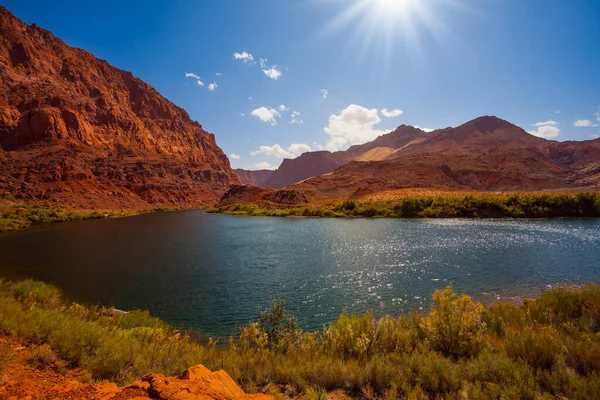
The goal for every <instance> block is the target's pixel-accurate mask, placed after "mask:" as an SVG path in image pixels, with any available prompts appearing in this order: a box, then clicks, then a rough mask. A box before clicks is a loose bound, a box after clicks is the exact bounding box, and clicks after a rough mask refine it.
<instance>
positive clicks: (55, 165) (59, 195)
mask: <svg viewBox="0 0 600 400" xmlns="http://www.w3.org/2000/svg"><path fill="white" fill-rule="evenodd" d="M0 88H1V89H2V90H0V172H1V174H0V196H2V195H4V196H12V197H15V198H17V199H19V200H23V201H26V202H42V203H52V204H61V205H71V206H76V207H81V206H85V207H105V208H144V207H152V206H158V205H163V206H169V205H181V204H189V205H198V204H210V203H212V202H214V201H215V200H216V199H218V198H219V197H220V196H221V195H222V194H223V193H224V192H225V190H226V189H227V188H228V187H229V185H230V184H232V183H239V179H238V177H237V175H236V173H235V172H234V171H233V170H232V169H231V167H230V165H229V160H228V158H227V156H226V155H225V154H224V153H223V151H222V150H221V149H220V148H219V147H218V146H217V144H216V140H215V137H214V135H212V134H210V133H208V132H206V131H205V130H204V129H203V128H202V126H201V125H200V124H199V123H197V122H195V121H192V120H191V119H190V117H189V115H188V114H187V112H186V111H185V110H183V109H182V108H180V107H177V106H175V105H174V104H173V103H171V102H170V101H168V100H167V99H165V98H164V97H163V96H161V95H160V94H159V93H158V92H157V91H156V90H155V89H153V88H152V87H151V86H150V85H148V84H147V83H145V82H143V81H141V80H140V79H137V78H135V77H134V76H133V75H132V74H131V73H130V72H127V71H122V70H120V69H118V68H115V67H113V66H111V65H110V64H109V63H108V62H106V61H104V60H100V59H98V58H96V57H94V56H93V55H92V54H91V53H89V52H87V51H85V50H82V49H77V48H72V47H70V46H68V45H67V44H65V43H64V42H63V41H62V40H60V39H59V38H57V37H56V36H54V35H53V34H52V33H51V32H49V31H47V30H44V29H42V28H40V27H38V26H37V25H35V24H32V25H30V26H28V25H27V24H25V23H23V22H22V21H20V20H19V19H18V18H16V17H15V16H14V15H12V14H11V13H10V12H9V11H8V10H7V9H6V8H4V7H1V6H0Z"/></svg>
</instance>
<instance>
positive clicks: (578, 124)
mask: <svg viewBox="0 0 600 400" xmlns="http://www.w3.org/2000/svg"><path fill="white" fill-rule="evenodd" d="M574 125H575V126H576V127H578V128H587V127H590V126H592V121H590V120H589V119H578V120H577V121H575V124H574Z"/></svg>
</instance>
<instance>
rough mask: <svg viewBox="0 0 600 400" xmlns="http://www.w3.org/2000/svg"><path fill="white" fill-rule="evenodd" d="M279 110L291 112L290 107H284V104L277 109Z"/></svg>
mask: <svg viewBox="0 0 600 400" xmlns="http://www.w3.org/2000/svg"><path fill="white" fill-rule="evenodd" d="M277 108H278V109H279V111H282V112H283V111H287V110H289V107H286V106H284V105H283V104H280V105H279V107H277Z"/></svg>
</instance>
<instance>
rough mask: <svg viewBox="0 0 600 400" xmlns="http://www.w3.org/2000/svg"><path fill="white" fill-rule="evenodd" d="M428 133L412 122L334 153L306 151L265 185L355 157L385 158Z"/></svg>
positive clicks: (315, 173) (331, 167) (275, 185)
mask: <svg viewBox="0 0 600 400" xmlns="http://www.w3.org/2000/svg"><path fill="white" fill-rule="evenodd" d="M424 133H425V132H424V131H422V130H420V129H417V128H414V127H412V126H407V125H402V126H400V127H398V128H397V129H396V130H395V131H393V132H391V133H388V134H386V135H382V136H380V137H378V138H376V139H375V140H373V141H372V142H369V143H365V144H361V145H356V146H352V147H350V148H349V149H348V150H345V151H337V152H333V153H332V152H329V151H315V152H308V153H304V154H302V155H301V156H299V157H297V158H295V159H293V160H290V159H284V160H283V162H282V163H281V165H280V166H279V168H277V170H275V172H273V175H272V176H271V178H270V179H268V180H267V181H266V183H265V185H264V186H266V187H269V188H276V189H279V188H283V187H286V186H288V185H291V184H293V183H296V182H300V181H302V180H304V179H307V178H311V177H313V176H319V175H323V174H328V173H330V172H333V171H334V170H335V169H337V168H338V167H341V166H342V165H345V164H347V163H349V162H350V161H352V160H357V161H376V160H383V159H386V158H387V157H388V156H389V155H390V154H391V153H393V152H394V151H396V150H397V149H399V148H401V147H402V146H404V145H406V144H407V143H410V142H411V141H413V140H414V139H415V138H417V137H419V136H420V135H422V134H424Z"/></svg>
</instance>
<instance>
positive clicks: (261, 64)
mask: <svg viewBox="0 0 600 400" xmlns="http://www.w3.org/2000/svg"><path fill="white" fill-rule="evenodd" d="M267 61H269V60H267V59H266V58H261V59H260V67H261V68H262V69H265V68H267Z"/></svg>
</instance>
